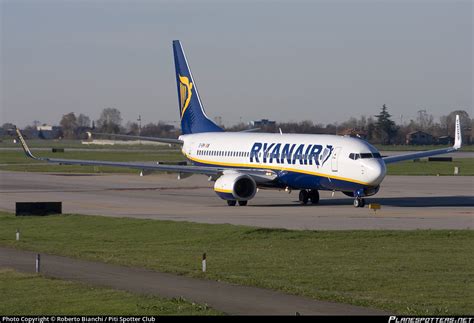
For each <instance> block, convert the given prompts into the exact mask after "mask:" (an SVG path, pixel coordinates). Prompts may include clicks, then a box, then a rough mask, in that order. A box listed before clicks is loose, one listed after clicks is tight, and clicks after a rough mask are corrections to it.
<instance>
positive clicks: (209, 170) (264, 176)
mask: <svg viewBox="0 0 474 323" xmlns="http://www.w3.org/2000/svg"><path fill="white" fill-rule="evenodd" d="M16 132H17V135H18V139H19V140H20V143H21V146H22V147H23V150H24V151H25V154H26V155H27V156H28V157H29V158H32V159H35V160H40V161H43V162H48V163H52V164H60V165H81V166H113V167H125V168H132V169H139V170H147V171H165V172H175V173H188V174H202V175H208V176H220V175H222V174H223V173H224V172H225V171H226V170H233V171H237V172H242V173H245V174H248V175H249V176H251V177H252V178H253V179H254V180H255V181H256V182H257V183H264V182H269V181H272V180H274V179H275V178H276V177H277V174H276V173H275V172H274V171H272V170H265V169H253V168H247V169H246V168H238V169H232V168H230V169H229V168H225V167H209V166H194V165H164V164H157V163H152V162H145V163H144V162H114V161H101V160H80V159H61V158H46V157H36V156H35V155H33V153H32V152H31V151H30V149H29V147H28V145H27V144H26V141H25V139H24V138H23V135H22V134H21V132H20V130H19V129H16Z"/></svg>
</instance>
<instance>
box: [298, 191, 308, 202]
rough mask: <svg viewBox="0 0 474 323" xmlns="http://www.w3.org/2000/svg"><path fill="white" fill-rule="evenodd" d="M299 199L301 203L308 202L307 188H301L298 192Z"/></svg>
mask: <svg viewBox="0 0 474 323" xmlns="http://www.w3.org/2000/svg"><path fill="white" fill-rule="evenodd" d="M299 200H300V202H301V203H302V204H308V201H309V194H308V191H307V190H301V191H300V194H299Z"/></svg>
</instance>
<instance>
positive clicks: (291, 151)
mask: <svg viewBox="0 0 474 323" xmlns="http://www.w3.org/2000/svg"><path fill="white" fill-rule="evenodd" d="M173 53H174V62H175V68H176V85H177V88H178V98H179V115H180V118H181V130H182V135H181V136H180V137H179V139H166V138H149V137H140V136H123V137H128V138H137V139H146V140H153V141H159V142H165V143H172V144H179V145H181V147H182V148H181V151H182V153H183V154H184V156H185V157H186V158H187V159H188V160H189V161H190V163H191V165H162V164H147V163H137V162H109V161H92V160H69V159H57V158H38V157H35V156H34V155H33V154H32V153H31V151H30V150H29V149H28V146H27V145H26V142H25V140H24V139H23V137H22V135H21V133H20V131H19V130H17V134H18V137H19V139H20V142H21V144H22V146H23V149H24V150H25V153H26V155H27V156H28V157H30V158H34V159H37V160H41V161H45V162H49V163H55V164H64V165H103V166H115V167H129V168H135V169H138V170H142V171H168V172H169V171H172V172H176V173H179V176H184V175H185V174H188V175H189V174H203V175H207V176H209V178H210V179H212V180H213V181H215V184H214V191H215V192H216V194H217V195H218V196H219V197H220V198H222V199H223V200H226V201H227V204H228V205H230V206H234V205H236V204H237V203H238V204H239V205H247V202H248V201H249V200H251V199H252V198H254V196H255V194H256V193H257V188H265V189H286V190H299V191H300V192H299V200H300V201H301V203H303V204H306V203H308V202H311V203H313V204H317V203H318V202H319V190H325V191H340V192H342V193H344V194H345V195H348V196H351V197H353V198H354V206H355V207H363V206H364V205H365V201H364V197H366V196H371V195H374V194H376V193H377V192H378V190H379V188H380V184H381V183H382V181H383V179H384V177H385V174H386V165H387V164H390V163H395V162H399V161H403V160H412V159H417V158H421V157H428V156H434V155H439V154H445V153H449V152H453V151H456V150H458V149H459V148H460V147H461V130H460V125H459V116H456V134H455V142H454V146H452V147H449V148H443V149H437V150H430V151H424V152H417V153H410V154H405V155H400V156H390V157H383V158H382V157H381V156H380V153H379V152H378V151H377V149H376V148H375V147H374V146H372V145H371V144H369V143H368V142H366V141H364V140H361V139H357V138H351V137H342V136H337V135H313V134H311V135H307V134H281V133H251V132H224V130H223V129H222V128H220V127H219V126H217V125H216V124H215V123H214V122H212V121H211V120H210V119H209V117H208V116H207V115H206V113H205V112H204V108H203V105H202V103H201V99H200V98H199V92H198V90H197V87H196V83H195V82H194V79H193V76H192V74H191V70H190V69H189V65H188V62H187V60H186V56H185V54H184V51H183V48H182V46H181V43H180V41H178V40H175V41H173Z"/></svg>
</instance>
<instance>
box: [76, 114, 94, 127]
mask: <svg viewBox="0 0 474 323" xmlns="http://www.w3.org/2000/svg"><path fill="white" fill-rule="evenodd" d="M77 126H78V127H82V128H89V127H90V126H91V118H89V117H88V116H86V115H85V114H82V113H81V114H79V116H78V117H77Z"/></svg>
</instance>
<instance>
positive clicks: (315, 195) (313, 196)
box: [309, 190, 319, 204]
mask: <svg viewBox="0 0 474 323" xmlns="http://www.w3.org/2000/svg"><path fill="white" fill-rule="evenodd" d="M309 198H310V200H311V204H318V203H319V192H318V190H311V191H309Z"/></svg>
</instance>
